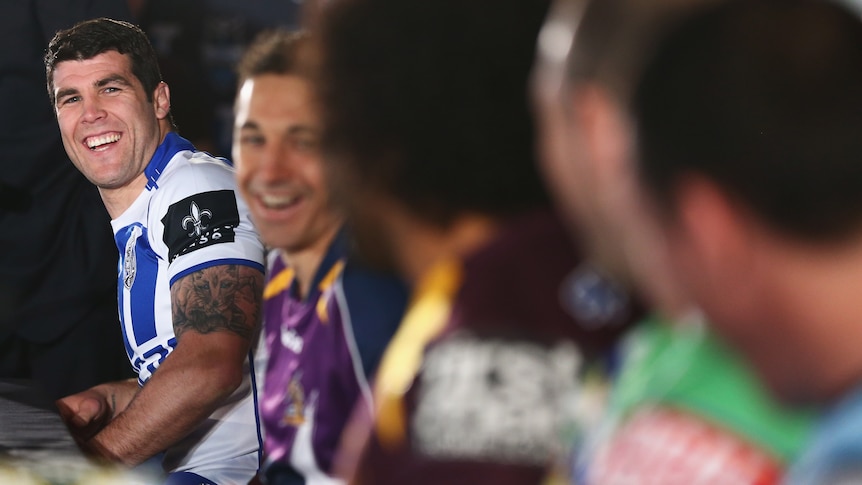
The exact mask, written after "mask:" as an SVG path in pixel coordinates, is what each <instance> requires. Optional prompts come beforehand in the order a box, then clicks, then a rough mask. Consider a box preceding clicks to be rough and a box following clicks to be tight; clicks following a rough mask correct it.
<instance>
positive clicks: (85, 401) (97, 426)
mask: <svg viewBox="0 0 862 485" xmlns="http://www.w3.org/2000/svg"><path fill="white" fill-rule="evenodd" d="M108 399H109V396H108V395H107V394H106V393H105V392H104V389H99V388H92V389H87V390H86V391H83V392H79V393H78V394H72V395H71V396H66V397H64V398H62V399H60V400H59V401H57V408H58V409H59V410H60V417H61V418H63V421H64V422H65V423H66V426H67V427H68V428H69V431H70V432H71V433H72V437H74V438H75V441H77V442H78V444H79V445H83V444H84V443H85V442H86V441H87V440H89V439H90V438H92V437H93V436H94V435H95V434H96V433H98V432H99V431H101V429H102V428H104V427H105V425H107V424H108V423H109V422H110V421H111V418H112V417H113V414H114V411H113V407H112V406H111V403H109V402H108Z"/></svg>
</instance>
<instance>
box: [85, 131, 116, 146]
mask: <svg viewBox="0 0 862 485" xmlns="http://www.w3.org/2000/svg"><path fill="white" fill-rule="evenodd" d="M119 140H120V134H119V133H111V134H110V135H102V136H94V137H92V138H87V146H88V147H90V149H93V148H96V147H100V146H102V145H106V144H108V143H114V142H116V141H119Z"/></svg>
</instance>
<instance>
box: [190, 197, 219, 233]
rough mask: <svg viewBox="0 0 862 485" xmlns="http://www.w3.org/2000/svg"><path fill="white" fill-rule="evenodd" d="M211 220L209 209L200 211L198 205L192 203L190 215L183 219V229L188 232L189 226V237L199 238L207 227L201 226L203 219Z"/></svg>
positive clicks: (211, 215)
mask: <svg viewBox="0 0 862 485" xmlns="http://www.w3.org/2000/svg"><path fill="white" fill-rule="evenodd" d="M204 217H206V218H207V219H212V217H213V213H212V212H210V210H209V209H204V210H200V208H198V205H197V204H195V203H194V201H192V207H191V214H189V215H187V216H185V217H183V229H185V230H187V231H188V230H189V224H191V226H192V232H190V233H189V237H194V236H198V237H200V235H201V232H202V231H204V230H206V228H207V226H205V225H204V224H203V222H204V221H203V218H204Z"/></svg>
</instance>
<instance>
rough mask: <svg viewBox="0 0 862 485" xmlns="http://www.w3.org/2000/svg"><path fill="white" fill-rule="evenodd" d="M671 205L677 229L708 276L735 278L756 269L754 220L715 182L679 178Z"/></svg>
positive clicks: (702, 178)
mask: <svg viewBox="0 0 862 485" xmlns="http://www.w3.org/2000/svg"><path fill="white" fill-rule="evenodd" d="M674 206H675V207H676V209H675V212H676V214H675V215H674V218H675V219H676V220H675V225H677V230H680V231H683V233H684V237H685V238H686V240H687V241H688V242H689V245H690V249H691V250H692V251H693V252H695V253H696V254H697V256H698V260H699V261H700V264H702V265H704V268H703V269H704V270H708V271H709V274H713V275H720V274H723V275H728V276H730V277H731V278H735V277H737V276H739V275H742V274H745V273H746V272H751V271H754V270H755V266H756V265H755V259H754V258H753V253H752V249H753V248H754V246H755V245H756V244H757V241H756V234H755V232H756V231H755V230H754V227H753V226H752V224H753V219H752V218H751V217H750V214H749V213H748V212H746V211H745V210H744V209H743V208H742V207H741V206H740V205H739V204H737V203H735V202H734V200H733V199H732V198H731V197H730V196H729V195H728V194H727V193H726V192H724V191H723V190H721V188H720V187H718V186H717V185H716V184H715V183H713V182H712V181H710V180H708V179H706V178H705V177H703V176H698V175H686V176H684V177H682V178H681V180H680V181H679V183H678V185H677V188H676V194H675V197H674ZM728 272H730V273H728Z"/></svg>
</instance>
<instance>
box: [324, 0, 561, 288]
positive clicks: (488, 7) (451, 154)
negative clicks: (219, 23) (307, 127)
mask: <svg viewBox="0 0 862 485" xmlns="http://www.w3.org/2000/svg"><path fill="white" fill-rule="evenodd" d="M546 7H547V2H544V1H505V2H497V1H479V2H467V3H464V2H458V1H454V0H448V1H446V2H443V3H441V2H403V1H401V0H375V1H368V0H354V1H344V2H335V3H333V4H332V5H331V8H330V9H329V11H328V12H326V15H325V22H324V26H323V29H322V31H321V35H322V56H321V59H322V61H321V62H322V66H321V67H322V79H321V84H320V89H321V99H322V105H323V118H324V132H323V146H324V150H325V156H326V159H327V162H328V169H329V173H330V174H331V175H332V177H333V185H334V187H333V190H334V191H335V193H336V196H337V197H339V198H340V200H341V201H342V203H343V204H344V205H345V206H346V207H347V208H348V209H349V211H350V216H351V218H352V223H353V225H354V226H355V227H354V229H355V231H356V236H357V239H358V242H359V244H360V250H361V252H362V253H363V255H364V256H365V257H367V258H369V259H370V260H372V261H373V262H375V263H377V264H378V265H384V266H388V267H390V268H396V269H398V270H399V271H400V272H402V273H406V274H408V276H414V277H415V276H416V272H417V267H421V266H422V263H421V262H420V261H413V260H411V261H408V259H411V258H410V257H407V256H405V255H404V254H403V252H404V248H405V247H407V248H409V249H411V250H412V249H419V250H420V251H421V248H416V247H415V245H414V244H412V243H406V240H407V238H410V239H412V238H413V236H420V235H421V236H420V239H422V240H424V241H428V242H427V243H425V244H428V245H429V247H436V248H437V249H444V250H446V249H445V248H443V246H445V245H443V244H440V241H439V236H440V235H441V234H444V233H447V232H448V233H455V232H461V229H459V228H462V227H463V226H464V224H462V222H463V221H464V220H466V219H470V220H472V221H475V222H479V221H481V222H480V223H479V224H477V225H472V227H474V228H475V230H469V231H467V232H472V233H473V235H472V236H469V235H468V236H465V238H466V239H468V240H469V239H481V236H480V234H479V233H482V232H483V231H484V230H483V229H480V228H479V227H480V226H485V227H488V226H489V225H493V221H495V220H499V219H501V218H506V217H509V216H511V215H514V214H517V213H519V212H523V211H525V210H529V209H532V208H535V207H539V206H544V205H546V196H545V193H544V189H543V187H542V184H541V181H540V178H539V176H538V174H537V170H536V168H535V164H534V163H532V162H533V160H534V155H533V152H534V149H533V127H532V123H531V120H530V116H529V106H528V101H527V96H526V86H527V78H528V74H529V70H530V66H531V64H532V61H533V51H534V42H533V39H534V38H535V36H536V33H537V32H538V28H539V26H540V25H541V21H542V18H543V16H544V13H545V10H546ZM476 19H482V21H476ZM464 244H466V245H470V244H471V243H470V242H465V243H464ZM450 249H451V248H450Z"/></svg>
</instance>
